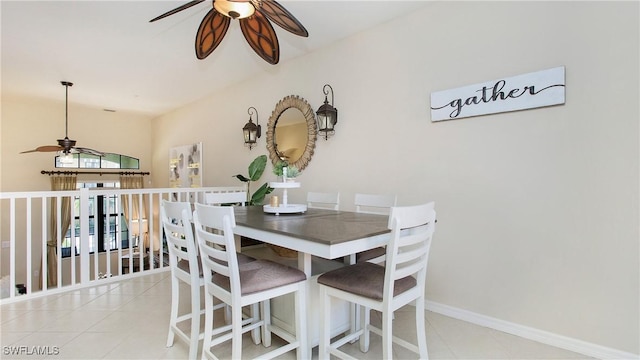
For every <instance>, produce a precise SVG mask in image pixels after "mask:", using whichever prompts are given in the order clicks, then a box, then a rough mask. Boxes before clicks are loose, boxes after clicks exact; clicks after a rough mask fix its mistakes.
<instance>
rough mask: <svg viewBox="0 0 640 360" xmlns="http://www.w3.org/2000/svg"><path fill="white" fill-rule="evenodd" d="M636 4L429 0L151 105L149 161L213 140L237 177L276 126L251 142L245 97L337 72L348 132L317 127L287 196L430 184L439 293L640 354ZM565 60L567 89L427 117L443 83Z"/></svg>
mask: <svg viewBox="0 0 640 360" xmlns="http://www.w3.org/2000/svg"><path fill="white" fill-rule="evenodd" d="M328 6H330V5H328ZM638 10H639V9H638V3H637V2H438V3H432V4H430V5H429V6H426V7H425V8H424V9H423V10H422V11H418V12H416V13H414V14H411V15H410V16H407V17H404V18H400V19H397V20H396V21H393V22H391V23H388V24H386V25H384V26H380V27H377V28H376V29H374V30H370V31H367V32H363V33H361V34H358V35H357V36H354V37H351V38H348V39H346V40H344V41H342V42H340V43H337V44H334V45H333V46H331V47H329V48H326V49H323V50H322V51H319V52H317V53H315V54H313V55H312V56H307V57H304V58H300V59H297V60H294V61H290V62H288V63H284V64H280V65H279V66H277V67H274V69H273V71H271V72H269V73H265V74H264V75H263V76H260V77H256V78H255V79H253V80H251V81H249V82H246V83H242V84H239V85H237V86H234V87H233V88H229V89H226V90H225V91H224V92H220V93H216V94H214V95H212V96H210V97H207V98H206V99H204V100H202V101H199V102H196V103H194V104H192V105H190V106H187V107H185V108H183V109H180V110H178V111H175V112H173V113H170V114H167V115H165V116H162V117H161V118H159V119H157V121H156V122H154V125H155V126H154V129H153V131H154V134H153V142H154V143H153V172H154V174H161V173H163V172H167V169H168V152H169V148H170V147H172V146H178V145H185V144H190V143H193V142H199V141H202V142H203V143H204V182H205V185H207V186H214V185H220V186H222V185H237V184H239V182H238V181H237V180H235V179H233V178H232V177H231V176H232V175H234V174H237V173H243V174H246V171H247V170H246V168H247V165H248V164H249V162H250V161H251V160H252V159H253V158H254V157H255V156H257V155H258V154H263V153H266V149H265V145H264V141H265V137H264V136H263V138H262V139H260V142H259V146H258V148H255V149H254V150H253V151H249V150H247V149H246V148H244V147H243V145H242V136H241V128H242V126H243V125H244V123H245V122H246V119H247V116H246V111H247V108H248V107H249V106H254V107H256V108H257V109H258V111H259V113H260V116H261V117H260V123H261V124H262V125H263V126H264V125H266V123H267V120H268V117H269V115H270V114H271V111H272V109H273V108H274V106H275V104H276V103H277V102H278V101H279V100H280V99H281V98H283V97H285V96H287V95H290V94H297V95H300V96H302V97H303V98H305V99H307V100H308V101H309V102H310V103H311V105H312V107H313V108H314V109H316V108H318V107H319V106H320V105H321V103H322V101H323V100H324V96H323V94H322V86H323V85H324V84H325V83H329V84H331V85H332V86H333V88H334V90H335V101H336V102H335V106H336V107H337V108H338V110H339V123H338V125H337V127H336V130H337V133H336V135H335V136H334V137H333V138H331V139H330V140H329V141H326V142H325V141H324V139H322V140H320V139H319V140H318V142H317V147H316V151H315V155H314V157H313V159H312V161H311V163H310V165H309V167H308V168H307V170H305V171H304V172H303V174H302V175H301V176H300V177H299V180H300V181H301V182H302V185H303V187H302V189H301V190H300V191H297V192H295V191H291V192H289V196H290V198H291V200H292V201H302V199H303V198H304V195H305V193H306V191H311V190H314V191H328V190H339V191H340V192H341V193H342V196H341V199H342V206H341V208H343V209H346V210H349V209H353V208H354V207H353V205H352V199H353V194H354V193H355V192H371V193H396V194H398V200H399V204H400V205H404V204H415V203H420V202H426V201H430V200H435V201H436V207H437V210H438V219H439V222H438V229H437V234H436V238H435V242H434V245H433V248H432V254H431V259H430V265H429V271H430V273H429V277H428V284H427V297H428V299H430V300H433V301H436V302H439V303H442V304H446V305H450V306H453V307H457V308H461V309H466V310H469V311H472V312H476V313H480V314H484V315H487V316H490V317H494V318H498V319H502V320H505V321H509V322H513V323H517V324H522V325H525V326H529V327H533V328H537V329H540V330H544V331H549V332H552V333H557V334H560V335H564V336H567V337H570V338H575V339H579V340H583V341H586V342H589V343H593V344H598V345H602V346H605V347H609V348H613V349H618V350H621V351H624V352H630V353H635V354H638V353H640V345H639V340H638V339H639V338H640V331H639V329H638V328H639V320H638V319H639V317H640V314H639V309H638V304H639V301H640V299H639V296H638V294H639V292H640V289H639V275H638V272H639V271H638V269H639V266H640V264H639V259H638V257H639V246H638V238H639V233H638V227H639V222H638V217H639V216H638V215H639V211H638V204H639V202H638V198H639V192H638V184H639V177H638V173H639V166H638V153H639V151H638V146H639V140H638V128H639V127H638V119H639V116H638V115H639V111H638V99H639V95H640V94H639V91H638V83H639V81H638V80H639V73H638V63H639V60H640V59H639V58H638V49H639V46H638V44H639V35H638V34H639V29H638ZM309 30H310V32H312V31H313V29H309ZM286 36H288V35H286V34H283V35H282V37H286ZM230 56H231V55H230ZM556 66H566V84H567V87H566V104H565V105H562V106H554V107H549V108H542V109H534V110H527V111H520V112H513V113H505V114H496V115H488V116H482V117H475V118H469V119H461V120H455V121H446V122H440V123H432V122H431V121H430V115H429V95H430V94H431V93H432V92H434V91H438V90H444V89H450V88H455V87H460V86H464V85H470V84H475V83H478V82H484V81H489V80H492V79H497V78H502V77H509V76H513V75H518V74H522V73H527V72H531V71H537V70H543V69H547V68H551V67H556ZM202 81H213V79H202ZM269 170H270V169H269ZM273 178H274V176H273V175H272V174H271V173H269V174H267V175H266V176H265V177H264V178H263V180H265V181H266V180H269V179H273ZM153 180H154V185H156V186H160V187H162V186H167V184H168V177H167V178H166V179H165V178H163V177H160V176H158V175H156V176H155V177H154V178H153Z"/></svg>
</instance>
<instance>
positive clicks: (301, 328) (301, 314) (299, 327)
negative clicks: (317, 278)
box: [295, 281, 311, 360]
mask: <svg viewBox="0 0 640 360" xmlns="http://www.w3.org/2000/svg"><path fill="white" fill-rule="evenodd" d="M306 293H307V282H306V281H304V282H301V283H300V284H299V285H298V291H296V293H295V298H296V310H295V317H296V339H297V340H298V344H299V345H298V349H297V350H298V351H296V355H297V360H307V359H309V358H311V354H310V350H311V349H309V345H308V342H307V340H308V337H307V316H306V314H307V312H306V306H307V297H306Z"/></svg>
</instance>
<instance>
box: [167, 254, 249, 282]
mask: <svg viewBox="0 0 640 360" xmlns="http://www.w3.org/2000/svg"><path fill="white" fill-rule="evenodd" d="M236 255H237V256H238V265H241V264H246V263H248V262H252V261H256V259H255V258H252V257H251V256H249V255H245V254H242V253H236ZM178 268H180V269H181V270H182V271H186V272H189V261H187V260H185V259H182V260H180V261H178ZM198 275H199V276H200V277H202V263H201V262H200V255H198Z"/></svg>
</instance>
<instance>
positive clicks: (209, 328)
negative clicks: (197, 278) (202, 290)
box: [201, 294, 214, 360]
mask: <svg viewBox="0 0 640 360" xmlns="http://www.w3.org/2000/svg"><path fill="white" fill-rule="evenodd" d="M204 308H205V310H206V311H205V314H204V341H203V342H202V358H201V359H202V360H206V359H208V357H207V356H206V352H207V351H209V349H211V336H212V335H211V334H212V332H213V317H214V309H213V296H211V295H209V294H205V295H204Z"/></svg>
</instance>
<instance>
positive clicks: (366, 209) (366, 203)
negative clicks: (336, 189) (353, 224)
mask: <svg viewBox="0 0 640 360" xmlns="http://www.w3.org/2000/svg"><path fill="white" fill-rule="evenodd" d="M396 202H397V196H396V195H373V194H356V196H355V200H354V201H353V203H354V204H355V205H356V212H359V213H369V214H381V215H389V211H390V209H391V208H392V207H393V206H396Z"/></svg>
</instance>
